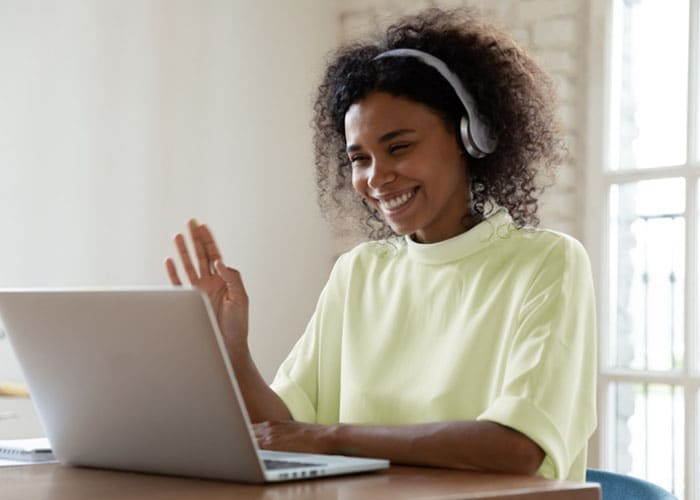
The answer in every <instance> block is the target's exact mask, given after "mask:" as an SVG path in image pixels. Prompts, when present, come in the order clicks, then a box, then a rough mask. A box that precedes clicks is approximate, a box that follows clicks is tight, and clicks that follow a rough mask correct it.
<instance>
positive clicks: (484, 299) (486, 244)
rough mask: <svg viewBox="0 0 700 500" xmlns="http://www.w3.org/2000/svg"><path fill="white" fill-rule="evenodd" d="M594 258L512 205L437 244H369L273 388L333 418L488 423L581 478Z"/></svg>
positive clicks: (587, 431)
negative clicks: (526, 222) (528, 222)
mask: <svg viewBox="0 0 700 500" xmlns="http://www.w3.org/2000/svg"><path fill="white" fill-rule="evenodd" d="M594 302H595V301H594V294H593V285H592V279H591V271H590V265H589V261H588V257H587V255H586V253H585V250H584V249H583V247H582V246H581V244H580V243H578V242H577V241H576V240H574V239H573V238H571V237H568V236H565V235H562V234H559V233H556V232H553V231H547V230H534V229H516V228H515V227H514V225H513V223H512V220H511V218H510V216H509V215H508V214H507V213H506V212H505V211H504V210H500V211H498V212H496V213H495V214H494V215H492V216H491V217H489V218H488V219H486V220H485V221H483V222H481V223H480V224H479V225H477V226H475V227H474V228H472V229H471V230H469V231H467V232H466V233H464V234H461V235H459V236H457V237H454V238H452V239H449V240H446V241H442V242H439V243H434V244H419V243H416V242H414V241H412V240H411V239H410V238H406V239H405V240H401V239H396V240H391V241H383V242H370V243H364V244H362V245H359V246H358V247H356V248H355V249H353V250H352V251H350V252H348V253H346V254H344V255H342V256H341V257H340V258H339V259H338V261H337V262H336V265H335V266H334V268H333V270H332V272H331V276H330V278H329V280H328V283H327V284H326V286H325V288H324V290H323V292H322V294H321V296H320V298H319V301H318V305H317V308H316V311H315V313H314V315H313V317H312V318H311V321H310V322H309V324H308V327H307V329H306V332H305V333H304V335H303V336H302V337H301V338H300V339H299V341H298V342H297V344H296V345H295V346H294V348H293V350H292V351H291V353H290V354H289V357H288V358H287V359H286V360H285V361H284V363H283V364H282V365H281V366H280V369H279V371H278V373H277V375H276V377H275V380H274V382H273V384H272V388H273V389H274V390H275V391H276V392H277V393H278V394H279V395H280V397H281V398H282V400H283V401H284V402H285V403H286V404H287V406H288V408H289V410H290V412H291V414H292V416H293V417H294V419H296V420H299V421H305V422H318V423H322V424H332V423H338V422H343V423H352V424H382V425H387V424H411V423H421V422H434V421H448V420H489V421H493V422H498V423H500V424H503V425H506V426H508V427H511V428H513V429H516V430H518V431H520V432H522V433H523V434H525V435H527V436H528V437H530V439H532V440H533V441H535V442H536V443H537V444H538V445H539V446H540V447H541V448H542V449H543V450H544V451H545V453H546V457H545V460H544V462H543V464H542V466H541V467H540V469H539V471H538V473H539V474H540V475H542V476H545V477H549V478H561V479H571V480H583V479H584V475H585V467H586V446H587V441H588V438H589V437H590V435H591V434H592V432H593V430H594V429H595V426H596V410H595V407H596V326H595V308H594V307H595V306H594Z"/></svg>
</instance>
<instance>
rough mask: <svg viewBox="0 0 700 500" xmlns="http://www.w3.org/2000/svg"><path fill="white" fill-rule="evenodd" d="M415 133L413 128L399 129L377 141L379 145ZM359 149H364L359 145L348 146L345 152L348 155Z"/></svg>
mask: <svg viewBox="0 0 700 500" xmlns="http://www.w3.org/2000/svg"><path fill="white" fill-rule="evenodd" d="M414 132H415V130H414V129H412V128H399V129H396V130H392V131H391V132H387V133H386V134H383V135H382V136H381V137H380V138H379V141H377V142H379V143H383V142H387V141H390V140H392V139H395V138H396V137H399V136H401V135H404V134H411V133H414ZM359 149H362V146H360V145H358V144H348V146H347V147H346V148H345V151H346V152H348V153H352V152H353V151H357V150H359Z"/></svg>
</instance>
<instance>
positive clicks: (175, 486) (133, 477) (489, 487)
mask: <svg viewBox="0 0 700 500" xmlns="http://www.w3.org/2000/svg"><path fill="white" fill-rule="evenodd" d="M0 484H2V490H1V493H0V496H2V498H22V499H23V500H35V499H42V500H43V499H46V498H50V499H52V500H64V499H65V500H69V499H70V500H88V499H89V500H93V499H95V498H99V499H100V500H113V499H114V500H117V499H119V500H122V499H138V500H166V499H167V500H181V499H182V500H184V499H192V498H197V499H201V500H224V499H226V500H231V499H245V500H256V499H259V500H276V499H280V500H281V499H284V500H295V499H299V500H301V499H303V500H314V499H324V500H325V499H329V498H330V499H340V498H342V499H343V500H351V499H355V498H357V499H361V500H374V499H385V498H392V499H426V498H430V499H432V500H438V499H450V500H456V499H460V500H461V499H463V500H470V499H477V498H488V499H497V498H500V499H518V500H526V499H527V500H535V499H541V500H559V499H562V500H563V499H570V500H599V499H600V489H599V488H598V485H597V484H591V483H572V482H563V481H549V480H547V479H542V478H538V477H531V476H511V475H503V474H483V473H476V472H461V471H454V470H446V469H431V468H422V467H398V466H393V467H391V468H389V469H387V470H385V471H381V472H373V473H368V474H358V475H353V476H338V477H333V478H331V477H328V478H323V479H311V480H304V481H294V482H289V483H276V484H270V485H264V486H259V485H247V484H240V483H229V482H223V481H205V480H198V479H186V478H178V477H168V476H155V475H149V474H138V473H128V472H114V471H106V470H97V469H85V468H71V467H64V466H61V465H43V464H42V465H29V466H19V467H0Z"/></svg>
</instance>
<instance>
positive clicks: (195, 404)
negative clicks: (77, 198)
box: [0, 287, 389, 483]
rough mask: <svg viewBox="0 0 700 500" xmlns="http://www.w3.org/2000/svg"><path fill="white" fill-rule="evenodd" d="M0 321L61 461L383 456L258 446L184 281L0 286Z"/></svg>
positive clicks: (262, 469) (196, 473)
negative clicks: (141, 285) (128, 286)
mask: <svg viewBox="0 0 700 500" xmlns="http://www.w3.org/2000/svg"><path fill="white" fill-rule="evenodd" d="M0 319H1V320H2V323H3V324H4V328H5V331H6V332H7V334H8V337H9V339H10V343H11V344H12V347H13V348H14V351H15V353H16V356H17V358H18V360H19V363H20V366H21V367H22V371H23V373H24V376H25V379H26V382H27V385H28V387H29V392H30V394H31V397H32V400H33V402H34V406H35V408H36V411H37V414H38V416H39V419H40V421H41V423H42V425H43V427H44V430H45V432H46V435H47V437H48V438H49V441H50V442H51V446H52V448H53V451H54V454H55V456H56V458H57V459H58V460H59V461H60V462H61V463H62V464H64V465H69V466H88V467H96V468H105V469H117V470H127V471H139V472H147V473H156V474H168V475H177V476H190V477H198V478H209V479H221V480H230V481H241V482H249V483H263V482H267V481H285V480H292V479H302V478H313V477H322V476H329V475H336V474H346V473H357V472H364V471H373V470H379V469H384V468H386V467H388V466H389V462H388V461H386V460H381V459H364V458H356V457H344V456H335V455H333V456H332V455H312V454H305V453H286V452H284V453H283V452H273V451H267V450H260V449H258V446H257V443H256V440H255V437H254V434H253V431H252V427H251V424H250V421H249V420H248V414H247V411H246V409H245V406H244V403H243V398H242V396H241V393H240V391H239V388H238V384H237V382H236V377H235V375H234V372H233V370H232V368H231V364H230V362H229V358H228V356H227V355H226V351H225V349H224V344H223V340H222V337H221V333H220V332H219V329H218V325H217V322H216V319H215V316H214V312H213V310H212V307H211V305H210V303H209V299H208V298H207V296H206V295H205V294H204V293H202V292H201V291H199V290H196V289H194V288H186V287H184V288H180V287H178V288H170V287H169V288H144V289H91V290H86V289H80V290H65V289H56V290H34V289H26V290H0Z"/></svg>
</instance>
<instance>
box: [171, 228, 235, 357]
mask: <svg viewBox="0 0 700 500" xmlns="http://www.w3.org/2000/svg"><path fill="white" fill-rule="evenodd" d="M188 231H189V234H190V238H191V239H192V246H193V247H194V252H195V256H196V260H197V264H196V265H195V264H194V263H193V262H192V258H191V257H190V253H189V251H188V250H187V245H186V243H185V237H184V236H183V235H182V234H180V233H178V234H177V235H175V246H176V248H177V252H178V255H179V256H180V262H181V263H182V267H183V269H184V270H185V274H186V275H187V279H188V280H189V282H190V284H192V286H194V287H196V288H199V289H200V290H202V291H203V292H205V293H206V294H207V295H208V296H209V301H210V302H211V304H212V307H213V308H214V312H215V313H216V318H217V321H218V322H219V328H220V329H221V333H222V334H223V336H224V341H225V342H226V347H227V348H228V349H229V352H230V353H233V352H235V351H236V350H238V349H239V348H243V349H247V337H248V295H247V294H246V291H245V288H244V286H243V281H242V280H241V275H240V273H239V272H238V271H236V270H235V269H232V268H230V267H226V266H225V265H224V263H223V261H222V260H221V253H220V252H219V247H218V246H217V244H216V241H215V240H214V237H213V236H212V234H211V231H210V230H209V228H208V227H207V226H206V225H205V224H199V223H197V221H195V220H194V219H193V220H191V221H190V222H189V223H188ZM165 268H166V270H167V272H168V276H169V277H170V281H171V282H172V283H173V285H182V280H181V279H180V276H179V275H178V273H177V268H176V266H175V261H174V259H172V258H170V257H168V258H167V259H166V260H165Z"/></svg>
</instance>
